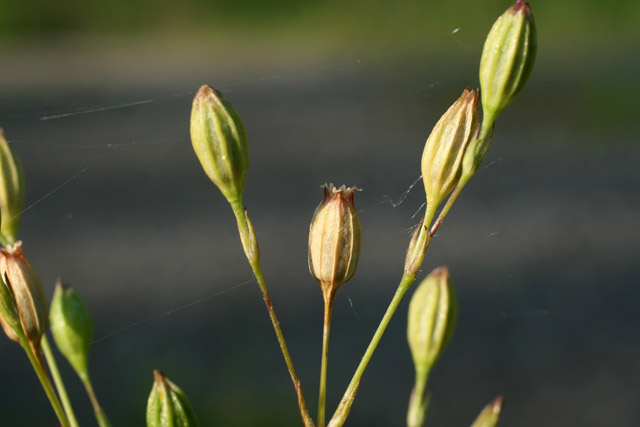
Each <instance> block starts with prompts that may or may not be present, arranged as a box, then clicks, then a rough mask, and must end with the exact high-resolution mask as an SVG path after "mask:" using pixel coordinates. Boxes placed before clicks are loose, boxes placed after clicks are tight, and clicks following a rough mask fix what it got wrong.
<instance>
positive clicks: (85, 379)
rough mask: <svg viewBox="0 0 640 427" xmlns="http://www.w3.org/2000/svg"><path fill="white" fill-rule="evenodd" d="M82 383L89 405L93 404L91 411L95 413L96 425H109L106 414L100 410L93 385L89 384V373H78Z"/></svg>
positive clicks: (102, 426)
mask: <svg viewBox="0 0 640 427" xmlns="http://www.w3.org/2000/svg"><path fill="white" fill-rule="evenodd" d="M79 376H80V380H81V381H82V384H83V385H84V388H85V390H86V391H87V396H89V400H90V401H91V406H93V413H94V414H95V417H96V420H97V421H98V425H99V426H100V427H111V424H110V423H109V419H108V418H107V415H106V414H105V413H104V411H103V410H102V407H101V406H100V402H98V397H97V396H96V393H95V392H94V390H93V385H91V379H90V378H89V374H88V373H86V374H83V375H79Z"/></svg>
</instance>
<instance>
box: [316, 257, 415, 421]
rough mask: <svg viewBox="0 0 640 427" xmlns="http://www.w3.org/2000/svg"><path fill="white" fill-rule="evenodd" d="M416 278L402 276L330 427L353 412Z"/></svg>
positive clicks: (413, 275)
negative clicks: (367, 372)
mask: <svg viewBox="0 0 640 427" xmlns="http://www.w3.org/2000/svg"><path fill="white" fill-rule="evenodd" d="M425 250H426V247H425ZM415 277H416V276H415V274H407V273H404V275H403V276H402V279H401V280H400V284H399V285H398V289H396V293H395V294H394V295H393V299H392V300H391V303H389V307H387V311H386V312H385V314H384V316H383V317H382V320H381V321H380V324H379V325H378V329H376V332H375V333H374V334H373V338H371V342H370V343H369V346H368V347H367V350H366V351H365V353H364V356H362V359H361V360H360V364H359V365H358V368H357V369H356V372H355V373H354V374H353V377H352V378H351V382H350V383H349V386H348V387H347V390H346V391H345V393H344V395H343V397H342V400H341V401H340V405H338V409H336V412H335V413H334V414H333V417H332V418H331V421H330V422H329V427H340V426H342V425H343V424H344V422H345V421H346V419H347V416H348V415H349V411H350V410H351V405H352V404H353V400H354V398H355V393H356V391H357V389H358V386H359V385H360V380H361V378H362V374H363V373H364V370H365V369H366V368H367V365H368V364H369V361H370V360H371V356H372V355H373V352H374V351H375V349H376V347H377V346H378V343H379V342H380V339H381V338H382V335H383V334H384V331H385V330H386V329H387V326H388V325H389V321H390V320H391V317H392V316H393V314H394V313H395V312H396V309H397V308H398V305H399V304H400V301H401V300H402V297H403V296H404V294H405V293H406V292H407V290H408V289H409V287H410V286H411V283H413V280H414V279H415Z"/></svg>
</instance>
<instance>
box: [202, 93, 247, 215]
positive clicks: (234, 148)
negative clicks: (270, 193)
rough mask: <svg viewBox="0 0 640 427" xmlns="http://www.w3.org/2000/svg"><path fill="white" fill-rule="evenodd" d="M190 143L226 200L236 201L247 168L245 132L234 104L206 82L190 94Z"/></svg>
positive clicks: (240, 193)
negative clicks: (194, 93) (191, 105)
mask: <svg viewBox="0 0 640 427" xmlns="http://www.w3.org/2000/svg"><path fill="white" fill-rule="evenodd" d="M191 143H192V144H193V149H194V151H195V152H196V155H197V156H198V160H200V164H201V165H202V168H203V169H204V171H205V173H206V174H207V176H208V177H209V179H211V181H212V182H213V183H214V184H215V185H216V186H217V187H218V188H219V189H220V191H221V192H222V194H223V195H224V196H225V197H226V199H227V200H228V201H229V203H232V204H233V203H237V202H239V201H240V200H241V199H242V191H243V189H244V182H245V178H246V176H247V171H248V170H249V149H248V146H247V136H246V134H245V130H244V126H243V124H242V120H240V116H239V115H238V113H237V112H236V110H235V109H234V108H233V106H231V104H230V103H229V102H228V101H227V100H226V99H224V97H223V96H222V94H220V92H218V91H216V90H215V89H213V88H212V87H210V86H207V85H203V86H202V87H200V90H198V93H196V96H195V97H194V98H193V107H192V109H191Z"/></svg>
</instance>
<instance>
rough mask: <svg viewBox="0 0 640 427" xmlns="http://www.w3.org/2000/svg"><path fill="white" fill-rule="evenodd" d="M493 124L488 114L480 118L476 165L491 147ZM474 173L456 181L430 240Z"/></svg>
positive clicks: (433, 228)
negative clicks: (456, 183)
mask: <svg viewBox="0 0 640 427" xmlns="http://www.w3.org/2000/svg"><path fill="white" fill-rule="evenodd" d="M494 122H495V115H491V114H489V115H485V116H484V117H483V118H482V126H481V128H480V135H478V141H480V142H479V143H478V147H479V152H478V153H476V156H477V157H478V158H479V161H478V164H479V163H480V162H481V161H482V159H484V156H485V155H486V154H487V151H488V150H489V146H491V139H492V136H493V123H494ZM487 138H488V140H487V141H486V143H485V140H486V139H487ZM475 172H476V171H475V170H473V171H466V172H464V173H463V174H462V175H461V176H460V180H459V181H458V185H456V188H455V189H454V190H453V191H452V192H451V194H450V195H449V198H448V199H447V203H446V204H445V205H444V207H443V208H442V210H441V211H440V214H439V215H438V218H437V219H436V221H435V222H434V223H433V227H431V230H430V232H429V237H430V238H431V237H433V236H434V234H436V231H438V228H440V225H442V221H444V218H445V217H446V216H447V214H448V213H449V210H450V209H451V206H453V202H455V201H456V199H457V198H458V196H459V195H460V192H461V191H462V189H463V188H464V186H465V185H467V182H469V180H470V179H471V177H472V176H473V175H474V174H475ZM425 224H427V227H428V226H429V223H427V222H426V221H425Z"/></svg>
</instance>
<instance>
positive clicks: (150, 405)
mask: <svg viewBox="0 0 640 427" xmlns="http://www.w3.org/2000/svg"><path fill="white" fill-rule="evenodd" d="M153 378H154V382H153V388H152V389H151V394H149V400H148V401H147V427H195V426H197V425H198V421H197V420H196V416H195V414H194V412H193V409H191V405H190V404H189V401H188V400H187V396H185V394H184V392H183V391H182V390H181V389H180V388H179V387H178V386H177V385H175V384H174V383H172V382H171V381H169V379H168V378H167V377H165V376H164V374H163V373H162V372H160V371H159V370H157V369H154V370H153Z"/></svg>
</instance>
